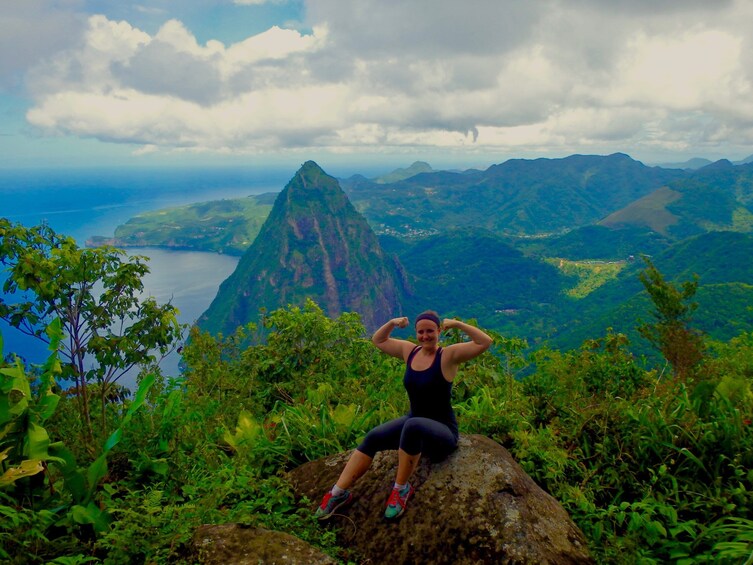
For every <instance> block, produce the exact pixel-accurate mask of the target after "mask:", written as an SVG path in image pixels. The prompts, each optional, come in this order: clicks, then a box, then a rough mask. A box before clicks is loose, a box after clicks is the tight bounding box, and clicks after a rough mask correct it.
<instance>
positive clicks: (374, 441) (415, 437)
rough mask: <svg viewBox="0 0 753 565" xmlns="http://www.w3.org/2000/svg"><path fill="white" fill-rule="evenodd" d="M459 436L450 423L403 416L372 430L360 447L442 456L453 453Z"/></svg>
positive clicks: (365, 450) (369, 452) (371, 453)
mask: <svg viewBox="0 0 753 565" xmlns="http://www.w3.org/2000/svg"><path fill="white" fill-rule="evenodd" d="M457 445H458V439H457V437H455V435H454V434H453V433H452V431H451V430H450V428H449V426H447V425H446V424H443V423H442V422H437V421H436V420H432V419H430V418H420V417H412V416H403V417H402V418H398V419H396V420H390V421H389V422H386V423H384V424H382V425H380V426H377V427H376V428H374V429H373V430H371V431H370V432H369V433H368V434H366V437H365V438H364V440H363V441H362V442H361V445H359V446H358V448H357V449H358V451H360V452H361V453H364V454H366V455H368V456H369V457H374V455H376V453H377V452H378V451H385V450H387V449H397V448H400V449H402V450H403V451H405V452H406V453H407V454H408V455H418V454H419V453H423V454H426V455H428V456H429V457H431V458H432V459H439V458H442V457H445V456H447V455H449V454H450V453H452V451H453V450H454V449H455V448H456V447H457Z"/></svg>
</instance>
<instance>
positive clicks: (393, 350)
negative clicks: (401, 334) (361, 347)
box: [375, 338, 413, 361]
mask: <svg viewBox="0 0 753 565" xmlns="http://www.w3.org/2000/svg"><path fill="white" fill-rule="evenodd" d="M375 345H376V346H377V347H378V348H379V349H380V350H381V351H383V352H384V353H386V354H387V355H390V356H392V357H397V358H398V359H402V360H403V361H405V360H406V359H407V358H408V355H409V354H410V352H411V351H412V350H413V344H412V343H411V342H410V341H406V340H404V339H394V338H389V339H387V340H385V341H383V342H382V343H377V344H375Z"/></svg>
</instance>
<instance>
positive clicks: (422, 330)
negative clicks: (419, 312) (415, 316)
mask: <svg viewBox="0 0 753 565" xmlns="http://www.w3.org/2000/svg"><path fill="white" fill-rule="evenodd" d="M416 339H418V343H420V344H421V345H422V346H424V347H427V346H429V347H431V346H435V345H436V344H437V342H438V341H439V328H438V327H437V324H435V323H434V322H432V321H431V320H419V321H418V323H417V324H416Z"/></svg>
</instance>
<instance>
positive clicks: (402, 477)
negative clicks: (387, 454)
mask: <svg viewBox="0 0 753 565" xmlns="http://www.w3.org/2000/svg"><path fill="white" fill-rule="evenodd" d="M456 446H457V440H456V439H455V436H454V435H453V433H452V432H451V431H450V428H449V427H448V426H447V425H445V424H442V423H441V422H437V421H436V420H432V419H430V418H410V419H408V420H407V421H406V422H405V424H404V425H403V431H402V434H401V435H400V449H399V450H398V452H397V453H398V466H397V476H396V477H395V482H396V483H398V484H401V485H404V484H405V483H406V482H407V481H408V480H409V479H410V477H411V475H413V471H415V470H416V466H417V465H418V462H419V460H420V459H421V454H422V453H424V452H426V453H429V454H431V455H446V454H449V453H451V452H452V450H454V449H455V447H456Z"/></svg>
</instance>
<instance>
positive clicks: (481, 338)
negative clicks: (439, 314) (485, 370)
mask: <svg viewBox="0 0 753 565" xmlns="http://www.w3.org/2000/svg"><path fill="white" fill-rule="evenodd" d="M452 328H456V329H459V330H460V331H461V332H463V333H464V334H465V335H467V336H468V337H470V338H471V340H472V341H466V342H464V343H453V344H452V345H448V346H447V347H445V348H444V351H445V353H444V354H443V355H442V357H443V359H444V358H445V356H447V362H449V363H450V364H451V365H452V366H454V367H457V366H458V365H460V363H464V362H465V361H470V360H471V359H473V358H474V357H478V356H479V355H481V354H482V353H483V352H484V351H486V350H487V349H489V346H490V345H491V344H492V338H490V337H489V336H488V335H487V334H486V333H484V332H483V331H482V330H480V329H478V328H477V327H475V326H471V325H470V324H466V323H465V322H461V321H460V320H451V319H445V320H444V321H443V322H442V329H443V330H449V329H452Z"/></svg>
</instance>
